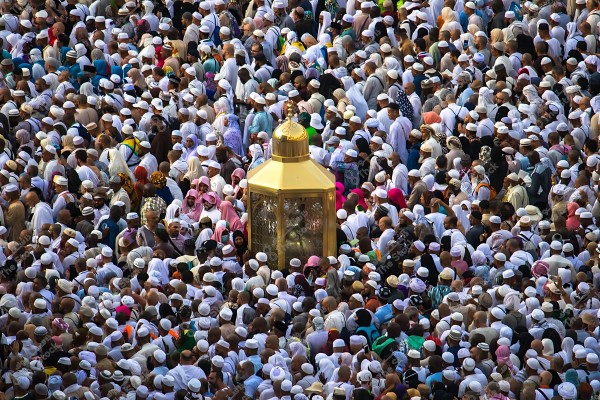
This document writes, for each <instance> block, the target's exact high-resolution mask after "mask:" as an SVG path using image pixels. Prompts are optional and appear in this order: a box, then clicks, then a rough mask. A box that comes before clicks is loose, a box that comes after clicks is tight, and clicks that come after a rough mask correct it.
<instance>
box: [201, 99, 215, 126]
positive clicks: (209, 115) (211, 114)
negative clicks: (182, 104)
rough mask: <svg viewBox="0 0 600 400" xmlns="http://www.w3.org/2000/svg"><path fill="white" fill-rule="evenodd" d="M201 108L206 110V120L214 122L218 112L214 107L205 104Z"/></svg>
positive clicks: (210, 122)
mask: <svg viewBox="0 0 600 400" xmlns="http://www.w3.org/2000/svg"><path fill="white" fill-rule="evenodd" d="M200 110H204V111H206V121H207V122H208V123H209V124H212V123H213V122H215V118H217V114H216V113H215V109H214V108H212V107H211V106H209V105H206V104H205V105H203V106H202V107H200Z"/></svg>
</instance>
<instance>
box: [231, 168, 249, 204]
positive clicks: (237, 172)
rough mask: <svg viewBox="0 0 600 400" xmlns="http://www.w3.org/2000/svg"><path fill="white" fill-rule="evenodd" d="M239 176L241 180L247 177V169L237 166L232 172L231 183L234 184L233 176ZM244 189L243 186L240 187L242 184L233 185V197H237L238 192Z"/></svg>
mask: <svg viewBox="0 0 600 400" xmlns="http://www.w3.org/2000/svg"><path fill="white" fill-rule="evenodd" d="M234 176H235V177H238V178H239V180H240V181H241V180H242V179H244V178H246V171H244V169H243V168H236V169H234V170H233V172H232V173H231V183H232V185H233V177H234ZM241 190H242V188H241V187H240V185H233V197H235V198H236V199H237V196H238V193H239V192H240V191H241Z"/></svg>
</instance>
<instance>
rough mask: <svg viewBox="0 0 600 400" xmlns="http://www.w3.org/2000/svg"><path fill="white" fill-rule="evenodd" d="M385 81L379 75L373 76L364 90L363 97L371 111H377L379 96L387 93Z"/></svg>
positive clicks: (368, 79)
mask: <svg viewBox="0 0 600 400" xmlns="http://www.w3.org/2000/svg"><path fill="white" fill-rule="evenodd" d="M383 82H384V80H383V79H382V78H381V76H379V75H377V74H372V75H370V76H369V77H368V78H367V81H366V82H365V87H364V89H363V96H364V98H365V100H366V102H367V104H368V106H369V109H370V110H376V109H377V96H379V95H380V94H381V93H384V91H385V84H384V83H383Z"/></svg>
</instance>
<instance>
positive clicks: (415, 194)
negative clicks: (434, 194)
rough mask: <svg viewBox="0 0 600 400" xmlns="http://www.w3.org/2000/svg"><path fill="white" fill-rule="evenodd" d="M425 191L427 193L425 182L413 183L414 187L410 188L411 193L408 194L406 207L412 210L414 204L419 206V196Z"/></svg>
mask: <svg viewBox="0 0 600 400" xmlns="http://www.w3.org/2000/svg"><path fill="white" fill-rule="evenodd" d="M427 191H428V189H427V185H426V184H425V182H423V181H418V182H417V183H415V186H414V187H413V188H412V191H411V192H410V197H409V198H408V201H407V203H406V204H407V207H408V208H410V209H411V210H412V208H413V207H414V206H415V205H416V204H420V203H421V195H422V194H423V193H425V192H427Z"/></svg>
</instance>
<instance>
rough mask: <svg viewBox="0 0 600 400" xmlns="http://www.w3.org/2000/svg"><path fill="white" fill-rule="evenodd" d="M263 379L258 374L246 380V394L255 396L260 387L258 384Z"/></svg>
mask: <svg viewBox="0 0 600 400" xmlns="http://www.w3.org/2000/svg"><path fill="white" fill-rule="evenodd" d="M262 381H263V380H262V379H260V378H259V377H258V376H256V375H252V376H251V377H250V378H248V379H246V380H245V381H244V386H245V387H246V390H244V394H245V395H246V396H248V397H250V398H254V393H256V389H258V385H260V384H261V383H262Z"/></svg>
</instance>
